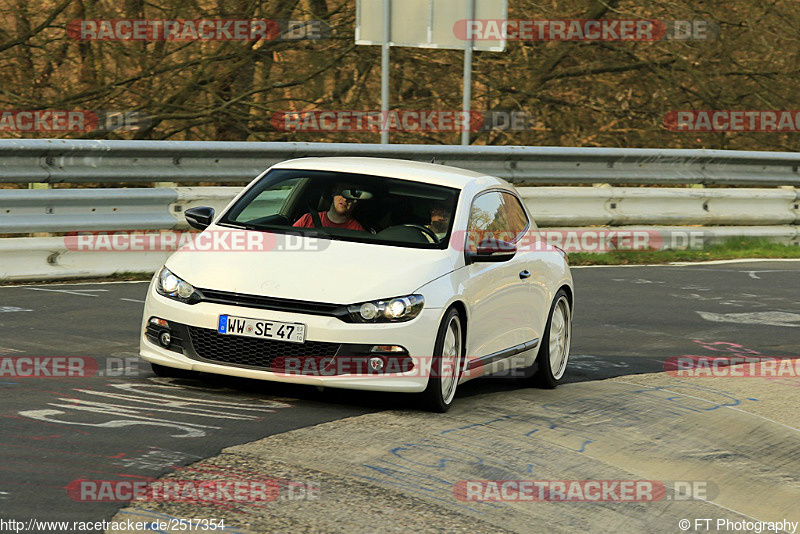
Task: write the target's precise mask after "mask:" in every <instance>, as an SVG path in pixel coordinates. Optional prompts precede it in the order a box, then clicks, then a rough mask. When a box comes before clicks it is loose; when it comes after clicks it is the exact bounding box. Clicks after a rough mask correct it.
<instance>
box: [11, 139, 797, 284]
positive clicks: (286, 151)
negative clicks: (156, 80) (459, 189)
mask: <svg viewBox="0 0 800 534" xmlns="http://www.w3.org/2000/svg"><path fill="white" fill-rule="evenodd" d="M305 156H317V157H319V156H371V157H388V158H399V159H407V160H414V161H431V160H433V159H435V161H436V162H437V163H442V164H448V165H452V166H455V167H461V168H467V169H471V170H475V171H479V172H485V173H487V174H491V175H494V176H499V177H501V178H505V179H506V180H509V181H511V182H513V183H515V184H517V186H522V187H519V190H520V193H521V194H522V196H523V198H524V200H525V202H526V204H527V205H528V207H529V208H530V210H531V212H532V213H533V214H534V218H535V219H536V221H537V223H538V224H539V225H540V226H542V227H551V228H552V227H570V228H574V227H584V226H587V225H607V226H614V227H616V228H621V229H622V228H628V229H630V228H634V227H636V226H635V225H640V226H641V225H648V226H647V228H649V229H650V230H651V231H655V232H665V233H669V232H678V233H677V234H675V235H680V232H684V233H686V232H693V231H697V230H701V231H702V232H703V235H704V240H705V243H712V242H715V241H718V240H720V239H724V238H728V237H737V236H755V237H766V238H769V239H773V240H776V241H781V242H784V243H794V244H798V240H800V232H799V231H798V228H800V227H798V222H800V189H797V188H798V187H800V172H798V168H800V153H772V152H744V151H717V150H667V149H664V150H662V149H610V148H564V147H495V146H489V147H486V146H483V147H481V146H467V147H464V146H436V145H373V144H342V143H330V144H328V143H244V142H183V141H88V140H0V182H6V183H26V182H27V183H36V182H39V183H50V184H55V183H74V184H82V183H96V182H103V183H106V182H114V183H121V184H125V185H143V184H149V183H153V182H174V183H183V184H189V183H196V182H212V183H219V184H232V183H245V182H249V181H250V180H252V179H253V178H254V177H255V176H257V175H258V174H260V173H261V172H262V171H263V170H264V169H266V168H267V167H269V166H270V165H272V164H274V163H277V162H279V161H284V160H286V159H290V158H295V157H305ZM598 183H602V184H615V185H620V184H630V183H636V184H658V185H660V186H671V185H681V184H707V185H712V184H713V185H726V186H750V188H748V189H730V188H724V189H717V188H711V189H704V188H700V189H697V188H670V187H659V188H643V187H612V186H609V185H606V186H601V187H531V186H536V185H542V184H572V185H577V184H598ZM771 186H783V187H780V188H768V187H771ZM756 187H757V188H756ZM240 189H241V186H238V187H224V186H220V187H169V188H157V189H151V188H143V187H135V188H126V189H106V188H104V189H98V188H80V189H37V190H21V189H15V190H10V189H0V234H10V235H18V234H26V233H34V232H72V231H93V230H100V231H103V230H105V231H119V230H123V231H124V230H182V229H185V228H187V226H186V223H185V221H184V219H183V211H185V210H186V209H188V208H190V207H193V206H198V205H210V206H213V207H215V208H216V209H221V208H222V207H223V206H225V205H226V204H227V203H228V202H229V201H230V200H231V199H232V198H233V197H234V196H235V195H236V193H237V192H238V191H240ZM665 225H669V226H665ZM672 225H674V226H672ZM686 225H714V226H704V227H702V228H698V227H687V226H686ZM717 225H718V226H717ZM555 230H556V231H558V230H560V229H559V228H555ZM678 245H680V243H678ZM169 254H170V251H162V250H159V251H156V250H150V251H139V252H134V251H127V252H118V251H114V250H108V251H102V252H100V251H94V252H81V251H76V250H70V249H69V248H68V247H66V246H65V240H64V238H57V237H51V238H27V237H20V238H10V239H0V260H1V261H0V279H3V278H6V279H48V278H70V277H79V276H104V275H108V274H112V273H114V272H119V271H152V270H155V269H157V268H158V266H159V265H161V263H163V261H164V260H165V259H166V257H167V256H168V255H169Z"/></svg>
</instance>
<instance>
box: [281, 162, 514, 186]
mask: <svg viewBox="0 0 800 534" xmlns="http://www.w3.org/2000/svg"><path fill="white" fill-rule="evenodd" d="M273 168H274V169H303V170H314V171H336V172H349V173H353V174H367V175H372V176H386V177H387V178H398V179H400V180H413V181H415V182H425V183H428V184H433V185H442V186H445V187H453V188H457V189H464V188H465V187H466V186H467V184H469V183H470V182H476V185H478V186H479V187H481V188H484V187H488V186H500V187H503V188H508V183H507V182H506V181H505V180H501V179H500V178H496V177H494V176H489V175H487V174H483V173H480V172H475V171H469V170H467V169H459V168H457V167H450V166H447V165H438V164H435V163H421V162H418V161H409V160H405V159H390V158H357V157H328V158H299V159H292V160H288V161H284V162H281V163H278V164H277V165H275V166H274V167H273Z"/></svg>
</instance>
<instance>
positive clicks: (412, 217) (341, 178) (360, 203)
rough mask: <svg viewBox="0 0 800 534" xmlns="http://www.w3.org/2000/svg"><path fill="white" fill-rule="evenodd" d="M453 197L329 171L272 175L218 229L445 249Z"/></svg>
mask: <svg viewBox="0 0 800 534" xmlns="http://www.w3.org/2000/svg"><path fill="white" fill-rule="evenodd" d="M458 195H459V190H457V189H454V188H450V187H443V186H437V185H432V184H427V183H424V182H415V181H409V180H400V179H396V178H387V177H384V176H370V175H361V174H352V173H342V172H333V171H308V170H306V171H303V170H295V169H274V170H272V171H270V172H269V173H267V174H266V175H265V176H264V177H262V178H261V179H260V180H259V181H258V182H257V183H256V184H254V185H253V186H252V187H251V188H250V189H248V190H247V192H246V193H245V194H244V195H242V196H241V197H240V198H239V199H238V200H237V201H236V202H235V203H234V204H233V206H231V208H230V209H229V210H228V211H227V212H226V213H225V214H224V215H223V216H222V218H221V219H220V220H219V224H222V225H223V226H224V225H232V226H244V227H246V228H249V229H254V230H264V231H270V232H272V231H275V232H292V233H301V234H302V233H311V232H313V233H314V234H315V237H320V238H323V239H324V238H330V239H339V240H352V241H367V242H375V243H379V244H391V245H397V246H408V247H416V248H442V249H443V248H446V247H447V244H448V243H449V241H450V233H451V232H452V224H453V214H454V213H455V208H456V204H457V201H458Z"/></svg>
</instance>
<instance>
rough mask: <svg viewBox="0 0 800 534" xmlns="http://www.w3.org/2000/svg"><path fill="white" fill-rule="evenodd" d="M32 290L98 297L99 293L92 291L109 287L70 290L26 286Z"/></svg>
mask: <svg viewBox="0 0 800 534" xmlns="http://www.w3.org/2000/svg"><path fill="white" fill-rule="evenodd" d="M25 289H30V290H31V291H52V292H53V293H68V294H70V295H79V296H81V297H97V296H99V295H92V294H91V293H90V291H92V292H94V291H108V289H76V290H73V291H70V290H69V289H45V288H43V287H26V288H25Z"/></svg>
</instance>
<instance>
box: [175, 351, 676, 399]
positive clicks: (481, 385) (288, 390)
mask: <svg viewBox="0 0 800 534" xmlns="http://www.w3.org/2000/svg"><path fill="white" fill-rule="evenodd" d="M663 371H664V363H663V360H660V359H655V358H646V357H642V356H627V357H625V356H613V357H600V356H586V355H574V356H570V361H569V364H568V366H567V372H566V373H565V375H564V378H563V379H562V384H570V383H578V382H589V381H595V380H605V379H607V378H615V377H619V376H629V375H636V374H643V373H656V372H663ZM173 380H175V381H177V382H178V383H181V382H183V383H185V384H186V385H191V386H194V387H196V386H199V385H202V387H204V388H207V389H208V390H209V391H210V392H213V391H214V390H219V391H220V392H222V390H228V391H230V390H232V391H235V392H238V393H246V394H252V395H257V396H260V395H269V396H270V397H279V398H286V399H294V400H297V401H305V402H310V403H324V404H326V405H330V404H340V405H346V406H349V407H358V408H365V409H369V410H375V411H383V410H395V409H400V410H403V409H409V408H412V409H413V408H417V409H419V408H420V405H419V399H418V395H409V394H407V393H385V392H376V391H358V390H348V389H338V388H318V387H316V386H306V385H298V384H287V383H283V382H269V381H265V380H254V379H250V378H239V377H230V376H224V375H214V374H207V373H187V374H186V375H184V376H183V377H181V378H175V379H173ZM525 387H527V386H526V385H524V384H523V383H522V382H521V381H520V379H519V375H518V374H512V373H509V374H507V375H504V374H498V375H489V376H483V377H480V378H477V379H475V380H470V381H469V382H466V383H464V384H461V385H460V386H459V387H458V390H457V391H456V400H457V399H458V398H467V397H475V396H480V395H487V394H491V393H499V392H503V391H514V390H519V389H523V388H525Z"/></svg>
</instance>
